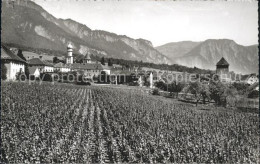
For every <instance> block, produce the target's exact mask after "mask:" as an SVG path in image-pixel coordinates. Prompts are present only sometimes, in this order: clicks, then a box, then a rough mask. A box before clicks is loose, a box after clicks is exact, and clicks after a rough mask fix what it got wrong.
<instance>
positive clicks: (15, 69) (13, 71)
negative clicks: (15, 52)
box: [5, 62, 24, 80]
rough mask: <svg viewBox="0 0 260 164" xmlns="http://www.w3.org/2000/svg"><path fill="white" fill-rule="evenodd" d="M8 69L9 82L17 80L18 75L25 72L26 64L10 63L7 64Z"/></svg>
mask: <svg viewBox="0 0 260 164" xmlns="http://www.w3.org/2000/svg"><path fill="white" fill-rule="evenodd" d="M5 66H6V68H7V73H6V76H7V80H16V75H17V73H19V72H20V71H22V72H24V64H21V63H16V62H10V63H6V64H5Z"/></svg>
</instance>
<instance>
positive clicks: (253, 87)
mask: <svg viewBox="0 0 260 164" xmlns="http://www.w3.org/2000/svg"><path fill="white" fill-rule="evenodd" d="M257 87H259V82H256V83H254V84H252V85H251V86H250V87H249V90H254V89H256V88H257Z"/></svg>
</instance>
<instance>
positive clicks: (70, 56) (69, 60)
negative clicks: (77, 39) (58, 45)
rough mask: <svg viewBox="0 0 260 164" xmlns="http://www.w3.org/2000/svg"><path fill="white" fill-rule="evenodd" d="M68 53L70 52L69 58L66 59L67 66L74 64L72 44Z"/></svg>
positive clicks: (69, 45) (68, 47)
mask: <svg viewBox="0 0 260 164" xmlns="http://www.w3.org/2000/svg"><path fill="white" fill-rule="evenodd" d="M67 52H68V56H67V58H66V64H73V56H72V52H73V46H72V44H71V43H69V44H68V46H67Z"/></svg>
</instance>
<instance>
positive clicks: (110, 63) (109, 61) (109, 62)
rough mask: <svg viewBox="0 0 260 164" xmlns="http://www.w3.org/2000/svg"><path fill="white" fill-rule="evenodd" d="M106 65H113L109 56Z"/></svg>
mask: <svg viewBox="0 0 260 164" xmlns="http://www.w3.org/2000/svg"><path fill="white" fill-rule="evenodd" d="M108 66H113V63H112V60H111V59H110V58H109V59H108Z"/></svg>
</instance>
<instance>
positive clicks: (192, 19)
mask: <svg viewBox="0 0 260 164" xmlns="http://www.w3.org/2000/svg"><path fill="white" fill-rule="evenodd" d="M34 2H36V3H37V4H39V5H40V6H42V7H43V8H44V9H45V10H46V11H48V12H49V13H50V14H52V15H53V16H55V17H57V18H63V19H68V18H70V19H73V20H75V21H77V22H79V23H82V24H85V25H86V26H88V27H89V28H91V29H92V30H104V31H108V32H113V33H116V34H118V35H127V36H129V37H131V38H134V39H138V38H143V39H146V40H149V41H151V42H152V43H153V45H154V46H160V45H163V44H166V43H169V42H179V41H204V40H207V39H232V40H234V41H235V42H236V43H238V44H241V45H245V46H248V45H253V44H258V13H257V7H258V6H257V2H255V1H252V0H251V1H230V2H224V1H206V2H205V1H204V2H203V1H170V0H164V1H151V0H134V1H130V0H119V1H116V0H114V1H113V0H96V1H94V0H34Z"/></svg>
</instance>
